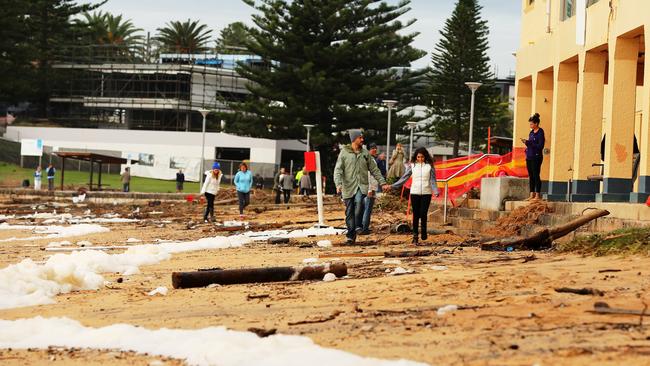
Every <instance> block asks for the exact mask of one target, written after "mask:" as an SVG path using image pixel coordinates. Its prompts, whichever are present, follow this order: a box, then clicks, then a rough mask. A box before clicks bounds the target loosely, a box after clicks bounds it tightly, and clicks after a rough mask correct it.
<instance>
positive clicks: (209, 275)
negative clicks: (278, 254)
mask: <svg viewBox="0 0 650 366" xmlns="http://www.w3.org/2000/svg"><path fill="white" fill-rule="evenodd" d="M326 273H334V274H335V275H336V277H343V276H346V275H347V274H348V268H347V266H346V265H345V263H333V264H326V265H319V266H306V267H268V268H244V269H228V270H215V271H196V272H173V273H172V285H173V286H174V288H176V289H178V288H192V287H205V286H208V285H211V284H214V283H216V284H219V285H234V284H243V283H264V282H281V281H307V280H322V279H323V276H325V274H326Z"/></svg>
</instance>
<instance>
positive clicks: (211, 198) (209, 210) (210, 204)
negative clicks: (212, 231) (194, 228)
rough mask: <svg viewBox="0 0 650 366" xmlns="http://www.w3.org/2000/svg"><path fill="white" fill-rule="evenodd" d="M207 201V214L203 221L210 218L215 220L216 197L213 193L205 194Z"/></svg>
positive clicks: (204, 215)
mask: <svg viewBox="0 0 650 366" xmlns="http://www.w3.org/2000/svg"><path fill="white" fill-rule="evenodd" d="M205 200H206V202H207V204H206V206H205V213H204V214H203V220H207V219H208V215H210V218H212V219H214V195H213V194H212V193H208V192H205Z"/></svg>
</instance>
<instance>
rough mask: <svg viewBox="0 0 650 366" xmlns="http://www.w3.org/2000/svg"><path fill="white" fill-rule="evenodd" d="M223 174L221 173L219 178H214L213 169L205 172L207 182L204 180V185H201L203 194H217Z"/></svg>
mask: <svg viewBox="0 0 650 366" xmlns="http://www.w3.org/2000/svg"><path fill="white" fill-rule="evenodd" d="M222 176H223V174H219V178H216V179H215V178H214V177H213V176H212V170H208V171H206V172H205V182H203V187H201V194H203V193H210V194H213V195H215V196H216V195H217V193H218V192H219V185H220V184H221V177H222Z"/></svg>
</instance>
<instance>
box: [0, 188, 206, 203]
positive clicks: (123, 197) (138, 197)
mask: <svg viewBox="0 0 650 366" xmlns="http://www.w3.org/2000/svg"><path fill="white" fill-rule="evenodd" d="M188 194H195V195H198V193H194V192H192V193H144V192H128V193H127V192H113V191H90V192H88V193H87V194H86V200H87V201H90V202H93V203H105V202H114V201H115V202H117V203H123V202H127V201H128V202H132V201H153V200H156V201H184V200H185V197H186V196H187V195H188ZM0 195H5V196H13V197H17V198H23V199H30V198H33V199H37V198H47V199H50V200H54V201H69V200H71V199H72V197H73V196H76V195H77V191H48V190H40V191H37V190H34V189H25V188H0Z"/></svg>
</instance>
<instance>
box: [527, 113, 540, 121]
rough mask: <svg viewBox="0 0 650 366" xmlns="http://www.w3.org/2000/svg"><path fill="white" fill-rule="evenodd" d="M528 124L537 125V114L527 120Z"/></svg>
mask: <svg viewBox="0 0 650 366" xmlns="http://www.w3.org/2000/svg"><path fill="white" fill-rule="evenodd" d="M528 122H533V123H536V124H539V113H535V114H533V115H532V116H530V118H529V119H528Z"/></svg>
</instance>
